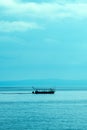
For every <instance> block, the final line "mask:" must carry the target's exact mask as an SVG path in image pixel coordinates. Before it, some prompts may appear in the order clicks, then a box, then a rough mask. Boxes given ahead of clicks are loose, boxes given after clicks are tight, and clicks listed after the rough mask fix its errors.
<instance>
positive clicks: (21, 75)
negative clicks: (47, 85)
mask: <svg viewBox="0 0 87 130" xmlns="http://www.w3.org/2000/svg"><path fill="white" fill-rule="evenodd" d="M50 78H53V79H64V80H65V79H71V80H81V79H82V80H83V79H84V80H86V79H87V1H86V0H62V2H61V0H44V1H42V0H3V1H0V81H2V80H23V79H50Z"/></svg>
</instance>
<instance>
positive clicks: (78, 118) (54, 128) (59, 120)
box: [0, 91, 87, 130]
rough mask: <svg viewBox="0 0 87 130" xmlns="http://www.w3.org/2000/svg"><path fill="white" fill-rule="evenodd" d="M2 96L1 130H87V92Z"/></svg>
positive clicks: (0, 99)
mask: <svg viewBox="0 0 87 130" xmlns="http://www.w3.org/2000/svg"><path fill="white" fill-rule="evenodd" d="M22 93H23V92H21V94H18V93H16V92H15V93H13V92H9V93H7V92H6V93H5V92H4V93H3V92H0V130H87V91H58V92H56V93H55V94H54V95H33V94H26V93H27V92H25V93H23V94H22Z"/></svg>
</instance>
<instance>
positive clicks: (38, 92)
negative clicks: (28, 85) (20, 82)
mask: <svg viewBox="0 0 87 130" xmlns="http://www.w3.org/2000/svg"><path fill="white" fill-rule="evenodd" d="M32 93H33V94H54V93H55V91H48V92H47V91H33V92H32Z"/></svg>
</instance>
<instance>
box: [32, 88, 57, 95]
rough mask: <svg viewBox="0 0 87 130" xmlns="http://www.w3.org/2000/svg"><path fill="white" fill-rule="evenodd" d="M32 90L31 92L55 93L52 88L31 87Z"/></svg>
mask: <svg viewBox="0 0 87 130" xmlns="http://www.w3.org/2000/svg"><path fill="white" fill-rule="evenodd" d="M33 89H34V90H33V91H32V94H54V93H55V90H54V89H52V88H49V89H35V88H34V87H33Z"/></svg>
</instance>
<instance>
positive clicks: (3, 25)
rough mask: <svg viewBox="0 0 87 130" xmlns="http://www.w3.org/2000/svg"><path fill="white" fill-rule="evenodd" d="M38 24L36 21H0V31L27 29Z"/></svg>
mask: <svg viewBox="0 0 87 130" xmlns="http://www.w3.org/2000/svg"><path fill="white" fill-rule="evenodd" d="M37 28H40V26H39V25H38V24H36V23H30V22H23V21H14V22H9V21H0V32H14V31H27V30H29V29H37Z"/></svg>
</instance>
